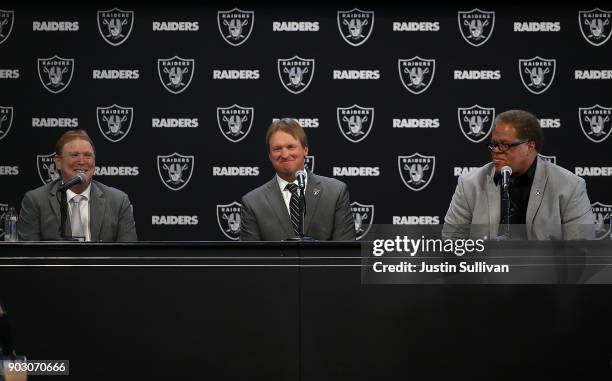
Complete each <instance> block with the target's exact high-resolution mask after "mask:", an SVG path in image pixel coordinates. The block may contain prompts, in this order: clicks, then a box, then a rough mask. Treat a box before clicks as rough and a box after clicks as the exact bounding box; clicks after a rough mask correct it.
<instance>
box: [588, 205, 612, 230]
mask: <svg viewBox="0 0 612 381" xmlns="http://www.w3.org/2000/svg"><path fill="white" fill-rule="evenodd" d="M591 208H592V210H593V214H594V215H595V237H596V238H597V239H604V238H608V237H610V234H611V232H612V220H611V218H612V205H606V204H602V203H601V202H599V201H597V202H594V203H592V204H591Z"/></svg>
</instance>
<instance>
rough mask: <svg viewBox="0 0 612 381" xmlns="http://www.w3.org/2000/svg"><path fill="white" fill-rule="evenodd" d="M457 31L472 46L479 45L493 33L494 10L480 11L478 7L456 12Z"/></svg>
mask: <svg viewBox="0 0 612 381" xmlns="http://www.w3.org/2000/svg"><path fill="white" fill-rule="evenodd" d="M457 22H458V23H459V31H460V32H461V36H462V37H463V39H464V40H465V41H466V42H467V43H468V44H470V45H472V46H481V45H483V44H484V43H485V42H487V40H488V39H489V38H490V37H491V35H492V34H493V28H494V27H495V12H492V11H481V10H480V9H478V8H475V9H472V10H471V11H459V12H458V13H457Z"/></svg>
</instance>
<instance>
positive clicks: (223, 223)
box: [217, 201, 242, 241]
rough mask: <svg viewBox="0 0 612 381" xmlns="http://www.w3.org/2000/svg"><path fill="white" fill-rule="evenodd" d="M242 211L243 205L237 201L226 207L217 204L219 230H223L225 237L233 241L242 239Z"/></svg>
mask: <svg viewBox="0 0 612 381" xmlns="http://www.w3.org/2000/svg"><path fill="white" fill-rule="evenodd" d="M241 210H242V204H240V203H239V202H236V201H234V202H232V203H231V204H225V205H219V204H217V224H219V229H221V232H222V233H223V235H225V236H226V237H227V238H229V239H231V240H232V241H237V240H238V239H240V226H241V225H240V224H241V219H240V212H241Z"/></svg>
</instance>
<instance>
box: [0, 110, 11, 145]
mask: <svg viewBox="0 0 612 381" xmlns="http://www.w3.org/2000/svg"><path fill="white" fill-rule="evenodd" d="M12 125H13V108H12V107H4V106H0V140H2V139H4V137H5V136H6V135H8V132H9V131H10V130H11V126H12Z"/></svg>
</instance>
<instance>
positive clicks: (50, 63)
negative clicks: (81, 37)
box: [38, 56, 74, 94]
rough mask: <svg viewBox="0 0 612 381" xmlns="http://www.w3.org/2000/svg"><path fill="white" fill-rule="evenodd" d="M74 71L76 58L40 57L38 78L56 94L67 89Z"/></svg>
mask: <svg viewBox="0 0 612 381" xmlns="http://www.w3.org/2000/svg"><path fill="white" fill-rule="evenodd" d="M73 73H74V59H72V58H61V57H59V56H53V57H51V58H39V59H38V78H39V79H40V82H41V83H42V84H43V86H44V87H45V89H47V90H49V91H50V92H52V93H54V94H59V93H61V92H62V91H64V90H66V88H67V87H68V85H70V81H72V74H73Z"/></svg>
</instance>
